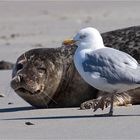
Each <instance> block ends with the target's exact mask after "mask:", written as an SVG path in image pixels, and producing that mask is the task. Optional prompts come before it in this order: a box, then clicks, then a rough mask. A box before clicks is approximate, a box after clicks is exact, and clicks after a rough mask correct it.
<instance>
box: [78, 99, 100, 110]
mask: <svg viewBox="0 0 140 140" xmlns="http://www.w3.org/2000/svg"><path fill="white" fill-rule="evenodd" d="M98 102H99V101H98V99H93V100H89V101H86V102H83V103H82V104H81V106H80V109H83V110H85V109H91V108H95V106H97V104H98Z"/></svg>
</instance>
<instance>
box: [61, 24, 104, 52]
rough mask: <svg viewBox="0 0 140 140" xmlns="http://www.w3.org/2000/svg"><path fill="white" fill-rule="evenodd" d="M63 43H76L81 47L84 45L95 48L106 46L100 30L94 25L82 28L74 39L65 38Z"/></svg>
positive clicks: (84, 46)
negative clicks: (93, 26)
mask: <svg viewBox="0 0 140 140" xmlns="http://www.w3.org/2000/svg"><path fill="white" fill-rule="evenodd" d="M63 44H65V45H69V44H76V45H77V46H78V47H80V48H81V47H82V48H93V49H96V48H101V47H104V45H103V40H102V37H101V35H100V33H99V31H98V30H97V29H95V28H92V27H88V28H84V29H82V30H80V31H79V32H78V33H77V34H76V35H75V36H74V37H73V39H72V40H65V41H64V42H63Z"/></svg>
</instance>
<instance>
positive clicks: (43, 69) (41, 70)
mask: <svg viewBox="0 0 140 140" xmlns="http://www.w3.org/2000/svg"><path fill="white" fill-rule="evenodd" d="M37 69H38V72H39V73H45V72H46V69H45V68H44V67H38V68H37Z"/></svg>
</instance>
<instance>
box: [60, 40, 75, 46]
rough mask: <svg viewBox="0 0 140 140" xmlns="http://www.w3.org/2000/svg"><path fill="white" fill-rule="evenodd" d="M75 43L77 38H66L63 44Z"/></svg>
mask: <svg viewBox="0 0 140 140" xmlns="http://www.w3.org/2000/svg"><path fill="white" fill-rule="evenodd" d="M75 43H76V41H75V40H72V39H67V40H64V41H63V44H64V45H73V44H75Z"/></svg>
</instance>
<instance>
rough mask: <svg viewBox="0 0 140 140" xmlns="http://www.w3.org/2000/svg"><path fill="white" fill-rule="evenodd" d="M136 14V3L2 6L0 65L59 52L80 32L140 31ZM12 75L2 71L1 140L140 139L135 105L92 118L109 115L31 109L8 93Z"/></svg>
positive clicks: (139, 4) (1, 3)
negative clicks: (35, 52)
mask: <svg viewBox="0 0 140 140" xmlns="http://www.w3.org/2000/svg"><path fill="white" fill-rule="evenodd" d="M139 13H140V2H139V1H99V2H97V1H80V0H79V1H67V2H66V1H52V2H51V1H19V2H18V1H5V2H4V1H0V60H5V61H10V62H13V63H15V62H16V59H17V58H18V56H20V55H21V54H22V53H23V52H25V51H28V50H29V49H33V48H40V47H46V48H52V47H53V48H55V47H60V46H61V43H62V41H63V40H64V39H67V38H71V37H72V36H73V35H74V34H75V33H76V32H77V31H78V30H79V29H81V28H83V27H88V26H92V27H95V28H97V29H98V30H99V31H100V32H107V31H111V30H115V29H119V28H124V27H130V26H135V25H140V14H139ZM11 73H12V71H11V70H3V71H0V77H1V78H0V94H2V95H3V96H4V97H0V140H3V139H4V140H7V139H10V140H11V139H13V140H16V139H17V140H18V139H19V140H21V139H23V140H24V139H26V140H27V139H29V140H30V139H34V140H36V139H37V140H42V139H116V140H118V139H121V140H124V139H133V140H134V139H140V135H139V129H140V125H139V121H140V109H139V108H140V106H139V105H137V106H130V107H118V108H115V111H114V116H113V117H97V116H94V115H95V114H101V113H106V112H108V109H106V110H105V111H101V110H98V111H97V112H95V113H94V112H93V111H92V110H85V111H82V110H79V108H59V109H35V108H33V107H32V106H31V105H29V104H28V103H26V102H25V101H24V100H23V99H21V98H20V97H19V96H18V95H17V94H16V93H15V92H14V91H13V90H12V89H11V87H10V80H11ZM30 123H31V124H30ZM28 124H29V125H28Z"/></svg>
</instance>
